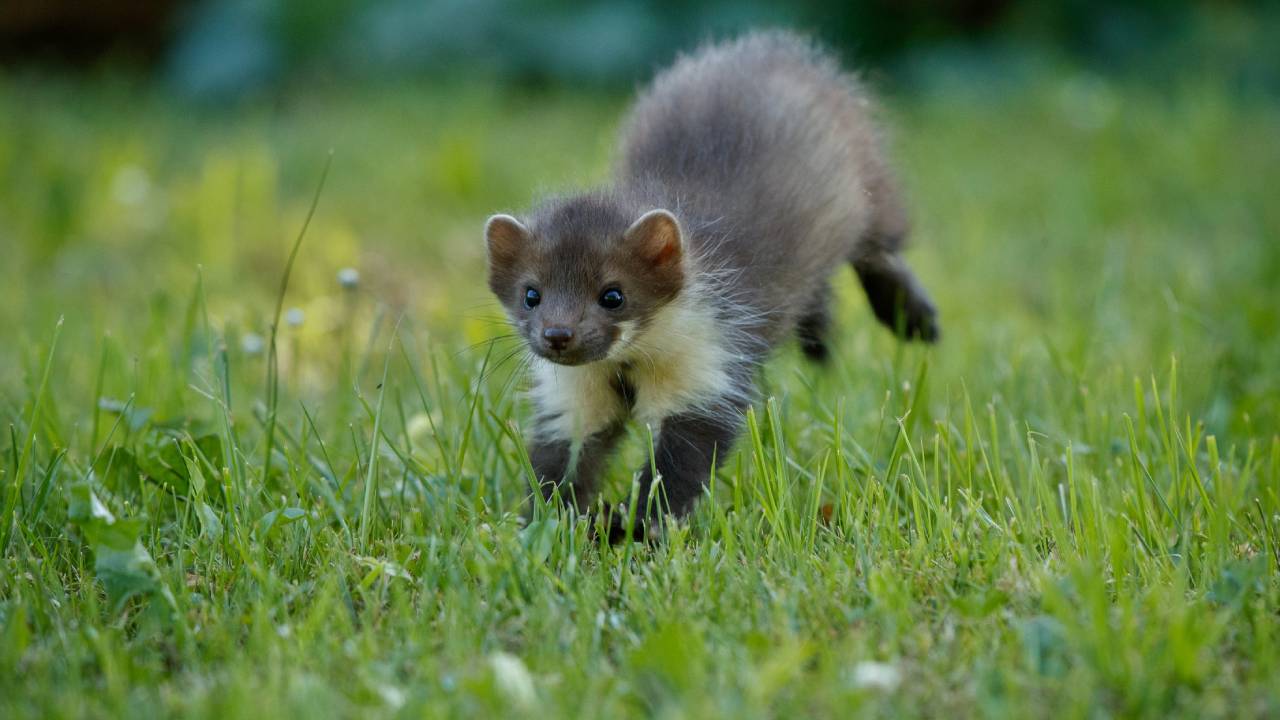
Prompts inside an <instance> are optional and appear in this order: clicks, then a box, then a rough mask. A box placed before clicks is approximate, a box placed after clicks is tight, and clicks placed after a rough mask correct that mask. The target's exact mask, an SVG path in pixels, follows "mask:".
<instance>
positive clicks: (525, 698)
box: [489, 651, 537, 709]
mask: <svg viewBox="0 0 1280 720" xmlns="http://www.w3.org/2000/svg"><path fill="white" fill-rule="evenodd" d="M489 667H490V668H491V669H492V670H493V680H494V683H495V684H497V686H498V689H499V690H501V691H502V694H503V695H506V696H507V699H508V700H510V701H511V703H512V704H514V705H517V706H519V707H521V708H525V709H527V708H531V707H533V704H534V702H535V701H536V700H537V696H536V695H535V693H534V689H533V676H532V675H530V674H529V668H527V667H525V665H524V661H523V660H521V659H520V658H518V657H516V656H515V655H511V654H510V653H504V652H501V651H499V652H495V653H493V654H492V655H490V656H489Z"/></svg>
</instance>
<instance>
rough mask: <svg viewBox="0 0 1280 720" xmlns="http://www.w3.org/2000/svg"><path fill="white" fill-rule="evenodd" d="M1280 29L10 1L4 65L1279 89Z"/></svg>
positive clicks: (1065, 17)
mask: <svg viewBox="0 0 1280 720" xmlns="http://www.w3.org/2000/svg"><path fill="white" fill-rule="evenodd" d="M1278 18H1280V10H1278V9H1277V4H1276V3H1269V2H1251V1H1250V0H1119V1H1116V2H1096V1H1090V0H1061V1H1057V2H1034V3H1033V2H1023V3H1019V2H1013V1H1012V0H906V1H898V0H862V1H860V2H832V1H831V0H798V1H797V2H762V1H761V0H721V1H719V2H706V3H686V2H677V1H675V0H659V1H657V2H640V1H638V0H616V1H612V0H610V1H602V0H559V1H557V0H544V1H536V0H7V1H6V2H5V3H4V4H3V6H0V57H2V58H3V60H4V61H5V62H6V63H8V64H9V66H10V67H14V66H31V65H38V66H44V67H46V68H57V69H59V70H82V71H83V70H89V69H93V68H99V67H102V66H104V65H110V66H115V67H117V68H121V69H126V68H127V69H128V70H129V71H133V72H139V73H144V74H147V75H149V76H152V77H154V78H156V79H157V80H159V81H161V82H163V83H165V84H166V85H167V86H168V87H169V88H171V89H172V90H174V91H175V92H178V93H180V94H182V95H184V96H188V97H193V98H201V99H206V100H212V99H219V100H225V99H228V98H240V97H245V96H246V95H250V94H252V93H257V92H270V91H272V90H273V89H278V88H279V87H281V86H282V85H285V84H288V83H297V82H306V83H321V84H323V83H326V82H354V81H360V80H371V79H373V80H379V81H381V80H385V79H387V78H388V77H391V76H405V75H418V76H431V77H437V78H439V77H451V76H456V75H457V74H459V73H463V74H468V75H476V74H480V73H486V74H489V75H491V76H493V77H496V78H501V79H503V80H506V81H511V82H517V83H522V84H532V85H548V84H560V83H574V84H575V86H576V85H578V84H582V83H589V84H591V85H593V86H618V85H630V84H632V83H635V82H637V81H641V80H643V79H644V78H645V77H647V76H648V75H649V74H650V72H651V71H652V69H653V68H654V66H655V64H659V63H662V62H665V61H666V60H669V59H670V58H671V57H672V56H673V55H674V53H676V52H677V51H678V50H680V49H685V48H689V47H691V46H693V45H695V44H697V43H698V42H699V41H701V40H704V39H706V38H709V37H719V36H723V35H726V34H732V33H734V32H738V31H741V30H743V29H746V28H751V27H758V26H762V25H784V26H790V27H798V28H801V29H804V30H806V31H808V32H810V33H812V34H814V35H817V36H818V37H820V38H821V39H822V40H824V41H825V42H827V43H828V44H830V45H833V46H835V47H837V48H839V49H840V50H842V51H843V52H844V53H845V54H846V55H847V56H849V57H850V58H855V59H857V60H859V61H862V62H864V63H870V64H871V65H872V66H874V67H880V68H890V69H894V70H907V69H912V68H913V67H914V66H917V65H924V66H929V65H931V64H937V63H947V64H951V65H953V66H954V65H955V64H956V63H961V62H963V63H981V62H982V61H984V60H986V61H988V62H994V61H996V60H997V58H998V61H999V62H1001V63H1002V64H1003V63H1008V62H1011V61H1015V58H1019V59H1022V60H1023V61H1024V62H1025V60H1026V57H1027V56H1028V55H1037V54H1048V55H1051V56H1061V57H1069V58H1071V59H1072V60H1075V61H1078V62H1080V63H1082V64H1084V65H1086V66H1088V67H1091V68H1095V69H1098V70H1105V71H1114V70H1117V69H1121V68H1123V69H1126V70H1128V71H1131V72H1134V73H1148V74H1150V76H1151V77H1152V79H1156V78H1163V79H1168V77H1169V73H1168V72H1167V71H1168V70H1169V68H1170V67H1171V64H1172V65H1173V66H1179V67H1180V66H1184V65H1186V66H1194V67H1195V68H1196V69H1197V70H1198V71H1200V72H1206V73H1208V72H1224V73H1227V74H1229V75H1231V76H1232V80H1233V81H1234V82H1237V83H1239V85H1240V86H1241V87H1242V88H1246V87H1247V88H1252V89H1258V90H1263V91H1268V92H1272V93H1275V92H1276V91H1277V88H1278V87H1280V76H1278V74H1277V73H1278V67H1280V63H1277V52H1280V51H1277V49H1276V47H1275V44H1274V43H1270V42H1268V38H1274V37H1275V36H1274V32H1275V30H1276V29H1277V28H1278V27H1280V22H1278V20H1277V19H1278Z"/></svg>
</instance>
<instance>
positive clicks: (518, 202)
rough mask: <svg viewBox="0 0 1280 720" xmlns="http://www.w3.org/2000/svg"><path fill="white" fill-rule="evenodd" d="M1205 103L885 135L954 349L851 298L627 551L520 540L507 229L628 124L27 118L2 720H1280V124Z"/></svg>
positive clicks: (1132, 88) (15, 137)
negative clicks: (706, 474)
mask: <svg viewBox="0 0 1280 720" xmlns="http://www.w3.org/2000/svg"><path fill="white" fill-rule="evenodd" d="M1169 88H1172V89H1168V88H1166V89H1161V90H1156V89H1151V88H1150V87H1148V86H1146V85H1141V84H1137V83H1131V82H1126V81H1123V80H1114V79H1107V78H1097V77H1094V76H1089V75H1084V74H1080V73H1077V72H1074V71H1072V70H1070V69H1052V68H1049V69H1044V70H1043V71H1042V72H1041V74H1040V76H1038V77H1037V78H1036V81H1035V82H1034V83H1013V84H1003V85H1002V84H988V83H979V82H973V83H966V84H964V85H957V84H947V83H941V84H937V85H927V84H926V85H923V86H919V87H915V88H914V89H912V90H910V91H906V92H904V93H902V94H898V95H893V96H891V97H889V99H888V106H889V115H890V117H891V118H892V120H893V125H894V128H895V132H894V134H895V136H896V143H895V144H896V147H897V155H898V157H899V158H900V161H901V167H902V174H903V177H904V180H905V183H906V185H907V187H908V188H909V190H910V194H911V199H912V206H913V215H914V217H915V219H916V246H915V248H914V249H913V251H912V253H911V261H912V263H913V264H914V265H915V266H916V267H918V268H919V271H920V274H921V276H922V277H923V278H924V280H925V282H926V284H927V285H928V286H929V287H930V288H932V289H933V291H934V293H935V296H936V299H937V300H938V302H939V305H940V306H941V308H942V313H943V314H942V317H943V322H944V333H945V337H944V341H943V343H942V344H941V345H940V346H938V347H937V348H936V349H933V350H926V349H922V348H920V347H916V346H899V345H897V344H896V343H895V342H894V341H893V340H892V338H890V337H888V336H887V333H885V332H883V331H882V330H881V329H879V328H878V327H876V326H875V325H874V323H873V321H872V320H871V318H870V314H869V313H868V311H867V309H866V307H865V304H864V303H863V302H862V300H861V298H860V297H858V293H857V290H856V288H855V287H854V286H853V283H852V281H851V279H850V278H849V277H847V276H846V274H842V275H841V277H840V281H839V283H838V284H837V286H838V290H839V292H840V294H841V298H842V302H841V303H840V312H839V316H840V317H839V328H840V330H839V339H838V341H837V342H836V344H835V347H834V362H833V363H832V366H831V367H830V368H829V369H826V370H820V369H816V368H814V367H811V366H809V365H806V364H805V363H804V362H803V361H802V360H801V358H800V357H799V354H798V353H797V352H796V351H795V350H794V349H791V348H788V349H786V350H785V351H784V352H782V353H781V354H780V356H779V357H778V359H777V360H776V361H774V362H773V363H771V364H770V365H769V366H768V367H767V369H766V370H765V372H764V378H763V385H764V388H765V390H766V395H767V397H768V400H767V402H765V403H763V404H762V405H761V406H760V407H758V408H757V409H756V410H755V412H754V414H753V415H752V417H751V422H750V432H749V433H748V434H747V435H746V436H745V437H744V438H743V440H742V441H741V442H740V443H739V445H738V447H737V448H736V450H735V451H734V452H732V453H730V454H728V455H727V456H726V457H724V458H723V460H722V467H721V469H720V471H719V473H718V474H717V476H716V478H715V486H714V489H713V493H712V494H713V499H710V500H708V501H704V502H703V503H702V504H701V505H700V507H699V509H698V511H697V512H696V514H695V516H694V517H693V519H692V520H691V522H690V523H689V524H688V525H687V526H685V527H682V528H680V529H679V530H677V531H675V532H673V534H672V536H671V538H670V540H669V542H667V543H666V544H664V545H661V546H659V547H654V548H646V547H642V546H631V547H618V548H600V547H597V546H596V545H594V544H593V543H592V542H590V541H589V540H588V538H587V536H586V533H585V530H584V528H582V527H581V526H579V527H573V526H570V525H569V524H568V523H566V521H565V519H564V518H562V517H557V516H555V515H554V514H549V513H547V512H540V513H539V514H538V515H537V518H536V519H535V521H534V522H533V523H532V524H529V525H528V526H524V524H523V523H522V522H521V521H520V520H519V512H520V509H521V502H522V499H523V498H524V496H525V494H526V492H527V489H528V475H527V459H526V457H525V456H524V453H523V450H522V447H521V443H520V442H519V438H520V435H521V433H522V432H523V429H524V427H525V426H526V425H525V424H526V423H527V421H528V417H529V416H528V411H527V408H526V406H525V404H524V403H523V401H522V400H521V397H520V395H519V393H518V392H516V390H517V389H518V387H519V384H520V378H519V377H516V376H513V374H512V366H513V365H514V364H515V363H513V362H511V361H510V358H511V357H512V355H511V352H512V351H513V350H516V348H514V347H512V346H510V345H506V344H502V343H490V342H486V340H487V339H488V338H491V337H493V336H495V335H496V334H498V333H500V332H501V322H500V319H499V318H498V312H497V310H496V307H495V306H494V304H493V303H492V302H491V301H490V300H489V298H488V297H487V295H486V291H485V289H484V287H483V282H482V280H481V278H482V273H483V258H482V248H481V244H480V232H479V228H480V225H481V222H482V221H483V218H484V217H485V215H486V214H487V213H489V212H492V211H495V210H502V209H508V210H509V209H520V208H522V207H525V206H526V205H527V204H528V202H529V200H530V195H531V194H532V193H533V192H534V191H535V190H538V189H545V188H554V187H557V186H558V184H559V183H561V182H562V181H565V180H569V181H573V182H581V183H585V182H588V181H590V180H592V179H598V178H600V177H603V175H604V173H605V171H606V167H607V158H608V151H609V146H610V143H611V137H612V133H613V130H614V128H615V126H616V123H617V119H618V117H619V113H620V112H621V111H622V108H623V106H624V102H625V98H621V97H616V96H599V95H576V94H566V93H559V92H555V91H546V92H542V93H523V92H514V91H509V90H507V91H503V90H498V89H493V88H488V87H486V86H484V85H482V84H474V85H472V86H470V87H462V86H458V87H427V86H389V87H372V88H363V89H349V88H335V87H321V88H319V89H316V90H312V91H309V92H306V93H301V94H294V95H289V96H287V97H286V98H285V99H284V100H282V101H281V102H279V103H276V104H273V105H260V104H249V105H246V106H243V107H237V108H231V109H224V108H204V107H192V106H188V105H183V104H181V103H177V102H174V101H172V100H170V99H167V98H166V97H165V96H164V95H163V93H161V92H159V91H157V90H155V89H154V88H151V87H148V86H140V85H137V84H134V83H133V82H131V81H128V80H120V79H113V78H103V79H98V80H94V81H77V82H69V81H57V80H50V79H48V78H24V77H18V76H9V77H4V78H0V245H2V246H3V257H4V261H3V263H0V418H3V420H4V426H3V433H2V435H3V436H2V437H0V453H2V457H0V510H2V511H3V515H2V516H0V716H3V717H6V718H19V717H59V716H111V715H144V716H145V715H178V714H181V715H190V716H208V717H234V716H270V715H273V714H289V715H303V714H306V715H311V716H331V715H346V716H352V715H359V716H397V715H402V716H473V715H478V714H485V715H494V714H500V715H509V716H517V717H519V716H541V717H562V716H567V717H592V718H594V717H612V716H624V715H651V716H662V717H711V716H725V717H758V716H793V715H797V714H799V715H817V716H845V715H848V714H854V715H864V714H865V715H888V716H900V715H902V716H913V715H914V716H920V715H923V716H945V715H958V716H971V715H975V714H992V715H1014V716H1032V717H1034V716H1052V717H1085V716H1088V717H1095V716H1157V717H1164V716H1187V717H1239V716H1266V715H1275V714H1276V713H1277V711H1280V690H1277V686H1276V684H1275V678H1276V677H1280V624H1277V622H1276V618H1277V611H1278V610H1280V582H1278V580H1277V578H1278V575H1277V570H1278V568H1277V563H1278V561H1280V494H1278V493H1280V365H1277V363H1276V358H1277V357H1280V295H1278V294H1277V291H1276V287H1275V278H1276V277H1280V245H1277V243H1276V237H1275V229H1276V228H1277V227H1280V206H1278V205H1277V204H1276V203H1275V202H1274V187H1275V184H1276V180H1277V177H1276V171H1275V168H1277V167H1280V143H1277V142H1276V140H1275V128H1276V127H1277V125H1278V122H1280V108H1278V107H1277V106H1276V105H1275V104H1274V102H1271V101H1266V100H1262V99H1258V98H1251V97H1242V96H1238V95H1235V94H1233V92H1232V90H1231V88H1229V87H1226V86H1224V85H1221V84H1218V83H1215V82H1212V81H1196V80H1191V79H1188V80H1186V81H1175V82H1172V83H1170V84H1169ZM330 150H332V151H333V159H332V167H331V169H330V170H329V175H328V182H327V185H326V186H325V188H324V190H323V193H322V194H321V195H320V199H319V205H318V208H317V210H316V212H315V215H314V217H313V218H312V219H311V224H310V228H309V230H308V231H307V234H306V236H305V237H304V238H303V239H302V245H301V250H300V252H299V253H298V255H297V257H296V262H292V265H291V270H292V273H291V276H290V278H289V281H288V284H287V287H285V288H283V289H284V295H283V303H284V304H283V308H284V309H286V310H288V309H293V308H297V309H300V310H301V311H303V314H302V315H301V316H299V315H298V314H297V313H292V314H291V313H289V312H286V313H285V317H286V318H292V320H293V321H292V322H286V323H284V324H279V321H278V319H277V320H276V321H275V323H273V322H272V317H273V314H272V313H273V310H275V311H276V312H275V313H274V316H275V317H276V318H279V316H280V312H279V311H278V310H277V309H276V305H277V302H278V297H279V292H280V291H281V289H282V287H281V278H282V277H285V276H286V272H287V268H289V267H290V266H288V265H286V262H287V260H288V259H289V250H290V247H289V242H290V241H291V240H292V239H293V237H295V235H296V233H297V232H298V231H299V229H300V228H301V227H302V226H303V223H304V219H305V218H306V217H307V216H308V207H309V204H310V201H311V198H312V193H313V192H314V191H315V188H316V184H317V183H318V182H319V180H320V176H321V173H322V168H323V167H324V166H325V164H326V162H327V159H326V158H327V157H328V153H329V151H330ZM346 267H351V268H356V269H358V270H359V272H360V279H359V283H358V285H357V286H356V287H344V286H342V285H340V284H339V282H338V281H337V279H336V274H337V273H338V271H339V270H340V269H342V268H346ZM299 320H300V322H298V321H299ZM275 324H279V327H278V333H277V332H276V329H274V328H273V325H275ZM270 358H274V359H275V360H276V362H277V363H278V365H276V366H275V367H274V369H273V368H272V367H271V366H272V363H271V362H270V361H269V359H270ZM625 455H626V457H624V458H622V459H621V461H620V462H619V463H617V465H616V466H615V468H614V470H613V472H612V473H611V484H610V490H609V495H610V497H614V498H617V497H621V496H622V495H623V493H625V492H626V487H627V477H628V469H629V468H631V467H635V466H636V464H637V463H639V462H641V460H642V458H643V457H644V456H645V455H646V449H645V438H644V437H642V433H641V432H639V431H636V432H635V433H634V434H633V437H632V439H631V440H630V442H629V444H628V447H627V450H626V453H625Z"/></svg>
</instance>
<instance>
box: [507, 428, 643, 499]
mask: <svg viewBox="0 0 1280 720" xmlns="http://www.w3.org/2000/svg"><path fill="white" fill-rule="evenodd" d="M622 431H623V426H622V423H621V422H616V423H613V424H611V425H609V426H608V427H606V428H604V429H603V430H600V431H598V432H596V433H595V434H593V435H590V436H589V437H587V438H586V439H585V440H583V441H582V442H581V443H580V444H579V445H578V447H577V448H576V452H575V448H574V443H573V442H572V441H570V440H561V439H554V438H541V439H539V438H535V439H534V440H533V441H532V442H531V443H529V460H530V462H531V464H532V465H533V473H534V476H535V477H537V479H538V487H539V488H540V489H541V490H542V497H543V498H545V499H547V500H550V499H551V498H552V497H553V496H554V495H555V494H556V491H557V490H558V491H559V496H560V499H561V501H562V502H564V503H565V504H566V505H572V506H574V507H576V508H577V509H578V510H579V511H586V509H587V507H588V506H589V505H590V504H591V501H592V500H593V499H594V498H595V494H596V490H597V489H598V487H599V485H600V475H601V474H602V473H603V472H604V468H605V465H606V464H607V463H608V461H609V455H610V454H612V452H613V449H614V447H615V446H616V445H617V444H618V438H620V437H621V436H622Z"/></svg>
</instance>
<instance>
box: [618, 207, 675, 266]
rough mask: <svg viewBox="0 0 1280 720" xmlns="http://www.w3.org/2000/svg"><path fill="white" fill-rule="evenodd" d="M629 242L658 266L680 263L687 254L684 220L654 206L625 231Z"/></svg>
mask: <svg viewBox="0 0 1280 720" xmlns="http://www.w3.org/2000/svg"><path fill="white" fill-rule="evenodd" d="M622 237H623V239H624V240H625V241H626V243H627V245H628V246H630V247H631V248H632V249H633V250H634V251H635V253H636V255H637V256H638V257H641V258H644V259H645V260H647V261H648V262H649V264H650V265H651V266H652V267H653V268H654V269H665V268H675V267H679V265H680V260H681V258H682V257H684V240H683V239H682V238H681V237H680V222H679V221H678V220H676V216H675V215H672V214H671V213H670V212H668V211H666V210H650V211H649V212H647V213H645V214H644V215H641V216H640V219H639V220H636V221H635V222H633V223H631V227H629V228H627V231H626V232H625V233H623V234H622Z"/></svg>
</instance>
